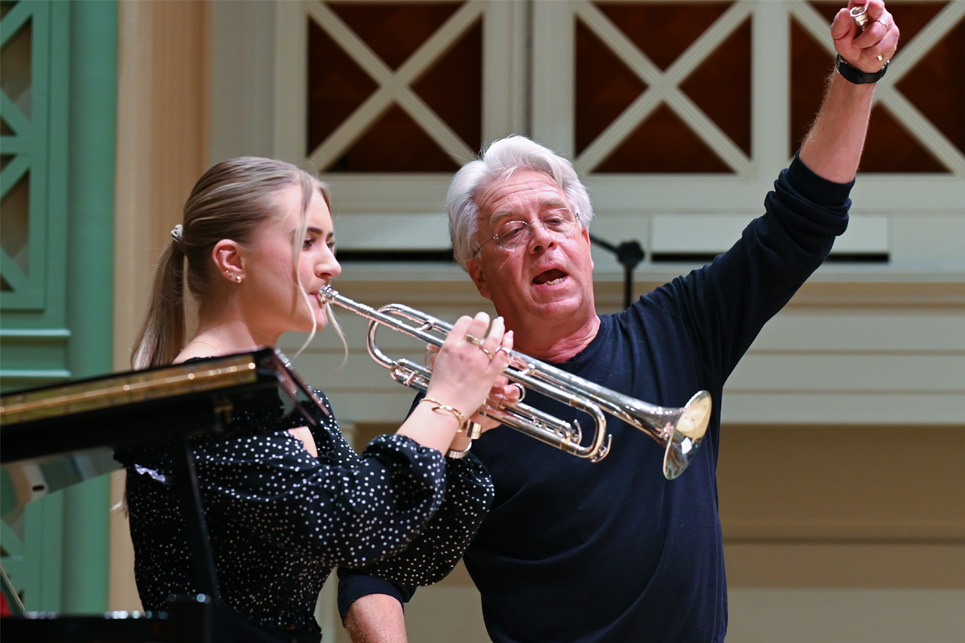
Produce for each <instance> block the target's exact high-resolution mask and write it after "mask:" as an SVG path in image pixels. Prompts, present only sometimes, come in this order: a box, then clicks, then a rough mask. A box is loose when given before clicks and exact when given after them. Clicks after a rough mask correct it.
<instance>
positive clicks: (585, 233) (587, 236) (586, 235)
mask: <svg viewBox="0 0 965 643" xmlns="http://www.w3.org/2000/svg"><path fill="white" fill-rule="evenodd" d="M581 234H582V235H583V238H584V239H586V247H587V248H589V247H591V246H592V245H593V244H592V243H591V242H590V229H589V228H583V231H582V233H581ZM587 252H590V251H589V250H587ZM595 267H596V266H594V265H593V253H592V252H590V270H593V269H594V268H595Z"/></svg>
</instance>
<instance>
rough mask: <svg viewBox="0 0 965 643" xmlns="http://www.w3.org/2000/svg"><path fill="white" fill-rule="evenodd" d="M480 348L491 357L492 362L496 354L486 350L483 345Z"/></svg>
mask: <svg viewBox="0 0 965 643" xmlns="http://www.w3.org/2000/svg"><path fill="white" fill-rule="evenodd" d="M479 350H481V351H482V352H484V353H486V357H488V358H489V361H490V362H491V361H493V358H494V357H495V355H493V354H492V353H490V352H489V351H487V350H486V349H485V348H483V347H482V346H480V347H479Z"/></svg>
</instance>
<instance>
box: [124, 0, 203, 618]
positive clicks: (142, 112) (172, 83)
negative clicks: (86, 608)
mask: <svg viewBox="0 0 965 643" xmlns="http://www.w3.org/2000/svg"><path fill="white" fill-rule="evenodd" d="M208 11H209V7H208V6H207V3H205V2H194V1H185V2H154V1H147V2H141V1H138V0H121V2H120V3H119V25H120V27H119V28H120V42H119V54H118V60H119V62H118V65H119V69H118V83H119V87H118V115H117V182H116V194H117V196H116V199H117V203H116V221H115V224H116V227H115V231H116V236H115V247H114V257H115V270H114V274H115V283H114V301H115V307H114V329H115V336H114V367H115V369H116V370H127V369H128V368H129V364H130V362H129V359H130V353H131V346H132V345H133V342H134V338H135V336H136V334H137V330H138V328H139V326H140V323H141V319H142V316H143V314H144V311H145V309H146V306H147V301H148V295H149V292H150V289H151V281H152V278H153V272H154V267H155V265H156V261H157V257H158V256H159V255H160V253H161V251H162V250H163V248H164V247H165V245H166V244H168V243H170V240H171V237H170V230H171V228H173V227H174V225H175V224H176V223H178V222H179V221H180V220H181V209H182V207H183V204H184V200H185V198H186V197H187V195H188V192H189V191H190V190H191V186H193V185H194V182H195V181H196V180H197V179H198V177H199V176H201V173H202V172H203V171H204V170H205V169H206V165H207V158H206V155H207V139H208V134H207V131H208V120H207V115H208V101H209V95H208V85H209V82H208V55H207V46H206V43H207V24H208ZM122 494H123V474H121V473H117V474H115V476H114V480H113V484H112V496H113V497H114V499H115V500H120V498H121V496H122ZM111 551H112V552H113V558H112V564H111V584H110V603H111V607H112V609H126V610H130V609H140V603H139V601H138V600H137V592H136V589H135V588H134V584H133V576H132V572H131V569H132V565H133V554H132V552H131V545H130V536H129V535H128V532H127V521H126V520H125V519H124V518H123V512H121V511H117V512H115V513H114V518H113V520H112V524H111Z"/></svg>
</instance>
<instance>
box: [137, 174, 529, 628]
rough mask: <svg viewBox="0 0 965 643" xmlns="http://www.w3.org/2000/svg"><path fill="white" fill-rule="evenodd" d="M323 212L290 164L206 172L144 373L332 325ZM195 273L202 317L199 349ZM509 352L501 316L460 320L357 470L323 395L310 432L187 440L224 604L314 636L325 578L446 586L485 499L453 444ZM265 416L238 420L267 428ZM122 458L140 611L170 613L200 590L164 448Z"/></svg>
mask: <svg viewBox="0 0 965 643" xmlns="http://www.w3.org/2000/svg"><path fill="white" fill-rule="evenodd" d="M329 208H330V203H329V195H328V191H327V189H326V187H325V186H324V185H323V184H322V183H320V182H319V181H318V180H316V179H315V178H313V177H312V176H310V175H309V174H307V173H305V172H304V171H302V170H300V169H298V168H296V167H294V166H292V165H290V164H287V163H283V162H280V161H275V160H270V159H263V158H255V157H244V158H237V159H232V160H229V161H225V162H222V163H219V164H217V165H215V166H214V167H213V168H211V169H210V170H209V171H208V172H207V173H205V175H204V176H202V177H201V179H200V180H199V181H198V183H197V184H196V185H195V187H194V190H193V191H192V193H191V195H190V197H189V198H188V200H187V203H186V205H185V209H184V220H183V223H182V224H180V225H178V226H176V227H175V229H174V230H173V231H172V242H171V244H170V247H169V248H167V249H166V250H165V253H164V255H163V256H162V260H161V265H160V267H159V268H158V272H157V275H156V278H155V285H154V291H153V300H152V303H151V305H150V309H149V311H148V315H147V318H146V321H145V323H144V326H143V328H142V330H141V333H140V336H139V338H138V340H137V343H136V345H135V349H134V354H133V355H134V356H133V359H132V361H133V365H134V367H135V368H145V367H150V366H159V365H165V364H170V363H179V362H184V361H188V360H194V359H205V358H210V357H214V356H220V355H227V354H231V353H237V352H243V351H246V350H250V349H252V348H253V347H256V346H273V345H274V344H275V343H276V342H277V340H278V338H279V337H280V336H281V335H282V333H285V332H288V331H310V332H312V333H314V331H315V329H317V328H319V327H323V326H325V325H326V323H327V320H328V318H329V316H330V314H331V313H330V311H329V310H328V306H327V304H322V303H321V302H320V300H319V298H318V296H317V294H318V291H319V289H321V288H322V287H323V286H326V285H328V284H329V283H330V282H331V280H332V279H334V278H335V277H336V276H337V275H338V274H339V273H340V272H341V267H340V266H339V264H338V261H336V259H335V255H334V254H333V245H334V238H335V234H334V230H333V225H332V216H331V212H330V209H329ZM185 270H186V277H187V283H188V286H189V289H190V291H191V293H192V295H193V296H194V298H195V299H196V301H197V305H198V326H197V332H196V333H195V334H194V335H193V336H192V337H191V338H189V339H188V338H187V337H186V336H185V335H186V333H185V315H184V301H183V300H184V297H183V286H182V284H183V283H184V278H185ZM477 338H478V339H477ZM185 340H187V341H185ZM479 340H483V341H482V343H481V344H480V343H479ZM511 348H512V333H507V332H504V325H503V321H502V319H500V318H497V319H496V320H494V321H493V322H492V324H491V325H490V323H489V317H488V316H487V315H486V314H484V313H480V314H478V315H476V316H475V317H474V318H469V317H462V318H460V319H459V320H458V321H457V322H456V323H455V324H454V325H453V328H452V331H451V332H450V333H449V335H448V337H447V338H446V340H445V343H444V345H443V346H442V347H441V349H440V350H439V351H438V353H437V354H436V355H435V356H434V357H435V361H434V365H433V374H432V378H431V381H430V384H429V386H428V390H427V392H426V399H425V400H424V402H425V403H420V404H417V405H416V408H415V409H414V410H413V411H412V413H411V414H410V415H409V417H408V418H407V419H406V420H405V422H404V423H403V424H402V426H401V427H399V429H398V431H397V432H396V433H395V434H394V435H382V436H379V437H377V438H376V439H374V440H373V441H372V442H371V443H369V445H368V446H367V447H366V448H365V450H364V452H363V453H362V454H361V455H359V454H357V453H356V452H355V451H353V450H352V448H351V447H350V446H349V445H348V443H347V442H346V441H345V439H344V438H343V437H342V434H341V432H340V430H339V428H338V424H337V423H336V421H335V417H334V415H333V413H332V410H331V407H330V406H329V402H328V400H327V399H326V397H325V396H324V394H323V393H322V392H321V391H316V393H317V396H318V398H319V400H320V401H321V407H320V411H319V413H318V414H317V418H316V420H317V421H318V426H316V427H292V426H277V427H276V426H271V428H272V429H273V430H274V429H276V428H277V431H275V432H265V433H263V434H262V435H259V436H258V437H247V438H237V437H234V438H232V437H220V436H219V437H203V438H198V439H195V440H194V441H193V443H192V450H193V452H194V456H195V459H196V466H197V470H198V477H199V486H200V489H201V494H202V502H203V505H204V509H205V517H206V522H207V527H208V532H209V535H210V540H211V545H212V549H213V553H214V557H215V567H216V571H217V577H218V581H219V588H220V591H221V595H222V601H223V603H224V604H225V605H226V606H227V607H229V608H230V609H232V610H234V611H236V612H238V613H239V614H241V615H243V616H245V617H246V618H247V619H249V620H251V621H252V622H254V623H257V624H260V625H265V626H274V627H277V628H281V629H284V630H298V631H302V632H311V633H317V632H319V631H320V630H319V627H318V625H317V623H316V622H315V619H314V616H313V614H314V609H315V603H316V600H317V597H318V593H319V591H320V589H321V587H322V584H323V583H324V581H325V579H326V577H327V576H328V574H329V572H330V571H331V570H332V568H333V567H336V566H346V567H367V568H369V569H371V570H372V571H373V572H374V573H377V574H379V575H382V576H385V577H387V578H391V579H394V580H398V581H400V582H404V583H407V584H429V583H433V582H436V581H438V580H440V579H441V578H442V577H443V576H445V575H446V574H447V573H448V572H449V571H451V569H452V567H453V566H454V565H455V564H456V562H457V561H458V560H459V558H460V556H461V555H462V551H463V549H464V548H465V547H466V546H467V545H468V543H469V541H470V540H471V539H472V537H473V535H474V534H475V532H476V529H477V528H478V526H479V524H480V522H481V521H482V518H483V516H484V515H485V513H486V511H487V509H488V507H489V505H490V503H491V500H492V495H493V490H492V484H491V481H490V479H489V476H488V474H487V473H486V471H485V469H484V468H483V467H482V466H481V465H480V464H479V462H478V461H477V460H476V459H475V458H474V457H473V456H472V455H469V456H468V457H463V456H465V455H466V454H465V452H466V451H467V450H468V447H469V445H470V442H469V439H468V438H467V437H466V436H465V434H464V433H462V432H459V431H458V429H460V428H463V429H464V428H465V425H466V424H467V419H468V418H470V416H473V414H474V413H475V412H476V411H477V409H479V407H480V406H482V405H483V404H484V403H485V402H486V400H487V396H488V395H490V394H492V395H493V396H495V397H496V398H499V397H503V396H506V397H509V396H511V395H512V393H511V392H510V390H511V389H512V387H510V386H507V382H506V380H505V378H504V377H503V376H501V373H502V371H503V369H504V368H505V367H506V365H507V364H508V361H509V354H508V351H509V350H510V349H511ZM267 417H268V414H267V413H266V414H265V417H257V414H256V413H249V414H247V415H245V416H244V417H243V418H236V422H237V421H242V422H247V423H250V424H252V425H255V426H262V427H264V426H265V424H266V423H267V422H269V420H266V419H265V418H267ZM475 419H478V416H476V418H475ZM494 424H495V423H492V422H490V423H489V425H488V426H492V425H494ZM444 456H448V457H444ZM119 459H121V460H122V461H123V463H124V465H125V466H126V469H127V505H128V509H129V514H130V523H131V537H132V540H133V543H134V550H135V576H136V580H137V585H138V592H139V594H140V597H141V601H142V603H143V605H144V608H145V609H148V610H164V609H165V602H166V599H167V597H168V596H169V595H171V594H187V593H192V592H195V591H196V588H195V587H193V581H192V578H193V577H192V573H191V571H192V567H191V560H190V556H189V553H188V544H187V537H186V535H185V525H184V522H183V520H182V519H181V513H180V508H179V505H178V500H177V497H176V496H175V494H174V490H173V487H172V485H171V462H170V460H169V458H168V456H167V454H166V452H165V451H164V450H163V449H159V448H158V449H151V448H147V449H138V450H137V451H134V452H129V453H126V454H123V455H122V456H119Z"/></svg>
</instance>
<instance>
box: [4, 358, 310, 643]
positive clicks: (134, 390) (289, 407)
mask: <svg viewBox="0 0 965 643" xmlns="http://www.w3.org/2000/svg"><path fill="white" fill-rule="evenodd" d="M317 407H318V400H317V399H316V398H315V396H314V395H313V393H312V392H311V389H309V388H308V387H307V386H305V384H304V383H303V382H302V381H301V379H300V378H299V376H298V375H297V373H295V371H294V370H293V369H292V368H291V366H290V364H289V362H288V360H287V359H286V358H285V356H284V355H283V354H282V353H280V352H279V351H277V350H275V349H270V348H264V349H258V350H255V351H251V352H247V353H239V354H235V355H228V356H224V357H218V358H214V359H209V360H202V361H197V362H191V363H189V364H178V365H173V366H164V367H158V368H151V369H145V370H140V371H130V372H126V373H117V374H111V375H105V376H101V377H95V378H90V379H85V380H78V381H73V382H67V383H62V384H57V385H53V386H46V387H43V388H37V389H30V390H26V391H19V392H14V393H10V394H5V395H3V396H0V436H2V447H0V475H3V476H4V485H9V487H10V489H11V490H12V492H13V495H14V496H15V498H16V502H15V506H12V507H6V506H5V507H0V513H2V514H3V516H4V519H5V520H8V521H9V520H16V517H17V514H18V512H21V511H22V510H23V507H24V505H26V504H27V503H28V502H31V501H33V500H36V499H37V498H40V497H43V496H44V495H47V494H49V493H52V492H54V491H57V490H59V489H63V488H65V487H67V486H69V485H71V484H75V483H78V482H81V481H83V480H87V479H90V478H92V477H95V476H99V475H104V474H106V473H109V472H111V471H114V470H116V469H118V468H119V467H120V465H119V464H118V463H117V461H115V460H114V457H113V456H114V452H115V450H118V449H126V448H131V447H136V446H139V445H144V444H149V443H152V444H160V445H165V446H166V447H167V448H168V449H169V450H170V453H171V455H172V459H173V460H174V463H175V469H174V474H175V477H176V480H177V482H176V488H177V490H178V493H179V497H180V500H181V504H182V509H183V511H184V515H185V518H186V520H187V524H188V526H189V534H188V536H189V538H188V540H189V545H190V548H191V554H192V563H193V567H194V572H195V577H196V582H197V586H198V587H199V588H201V589H202V591H201V593H199V594H196V595H191V596H177V597H172V598H171V600H170V601H169V604H168V609H166V610H165V611H164V612H159V613H144V614H136V615H130V614H126V613H125V614H118V613H113V612H111V613H107V614H104V615H103V616H101V615H97V616H88V615H84V616H71V615H61V614H48V613H42V614H41V613H32V612H27V611H23V610H22V609H17V608H18V607H22V606H19V605H14V610H13V611H14V614H15V615H14V616H8V617H4V618H3V619H2V621H0V629H2V631H3V639H4V641H7V642H8V643H13V642H15V641H131V642H133V641H179V642H180V641H191V642H194V641H197V642H199V643H208V642H210V643H221V642H227V641H232V642H234V641H253V642H254V641H292V642H295V641H301V640H304V639H299V638H298V637H297V635H295V634H288V633H278V632H270V633H269V632H265V631H264V630H261V629H259V628H257V627H255V626H254V625H252V624H250V623H247V622H245V621H244V619H241V618H240V617H239V616H237V615H236V614H233V613H231V612H230V611H228V610H227V609H225V608H224V607H223V606H222V605H221V600H220V593H219V589H218V579H217V577H216V573H215V568H214V559H213V556H212V553H211V548H210V544H209V542H208V537H207V530H206V526H205V520H204V512H203V509H202V506H201V498H200V494H199V492H198V486H197V479H196V474H195V469H194V460H193V456H192V453H191V450H190V448H189V439H190V438H191V437H192V436H196V435H199V434H203V433H208V432H240V431H242V429H241V428H240V427H238V426H237V425H235V424H234V423H233V422H232V417H233V415H234V414H235V413H236V412H239V411H243V410H244V409H248V408H260V409H264V408H272V409H277V410H278V416H279V417H278V419H279V421H281V420H283V419H285V418H294V417H299V418H300V419H303V420H304V422H305V424H313V423H314V419H313V418H314V415H313V410H314V409H317ZM248 431H249V432H250V430H248ZM6 495H7V496H9V495H10V493H7V494H6ZM0 579H3V580H4V581H5V582H6V581H7V576H6V574H5V573H4V574H2V575H0ZM5 589H9V588H5ZM5 593H6V592H5ZM13 600H14V601H16V600H17V599H16V597H15V596H13ZM315 640H316V641H317V638H316V639H315Z"/></svg>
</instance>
